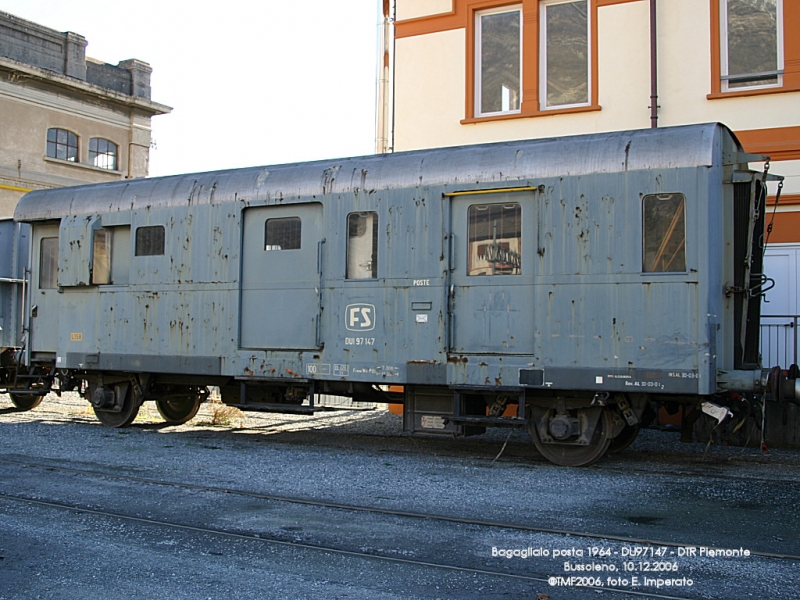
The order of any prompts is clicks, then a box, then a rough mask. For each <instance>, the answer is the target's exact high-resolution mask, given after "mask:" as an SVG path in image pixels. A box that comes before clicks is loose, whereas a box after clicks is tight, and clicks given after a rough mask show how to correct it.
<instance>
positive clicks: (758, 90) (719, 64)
mask: <svg viewBox="0 0 800 600" xmlns="http://www.w3.org/2000/svg"><path fill="white" fill-rule="evenodd" d="M723 1H724V0H709V3H710V11H711V15H710V17H711V93H710V94H708V95H707V96H706V98H707V99H708V100H718V99H721V98H737V97H743V96H758V95H764V94H780V93H785V92H796V91H800V70H798V69H794V70H793V69H788V70H784V72H783V73H782V74H781V75H780V77H779V84H778V85H767V86H753V87H746V88H728V87H727V85H724V84H723V80H722V77H723V73H724V64H723V60H725V57H723V49H722V48H723V46H722V44H723V43H724V36H725V33H724V32H723V16H724V14H723V9H722V4H721V3H722V2H723ZM778 3H779V9H778V10H779V14H780V15H781V23H780V26H779V29H778V32H777V33H778V44H779V48H778V55H779V57H782V62H779V69H783V67H784V66H785V65H787V64H797V63H798V62H800V36H792V35H787V31H789V30H790V28H791V27H792V25H793V24H794V25H795V26H797V25H798V24H800V2H795V1H792V2H786V1H785V0H778Z"/></svg>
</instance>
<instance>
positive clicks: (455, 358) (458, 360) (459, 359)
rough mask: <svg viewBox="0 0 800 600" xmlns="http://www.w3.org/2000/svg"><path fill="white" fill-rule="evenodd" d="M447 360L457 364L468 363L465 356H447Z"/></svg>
mask: <svg viewBox="0 0 800 600" xmlns="http://www.w3.org/2000/svg"><path fill="white" fill-rule="evenodd" d="M447 362H449V363H453V364H457V363H465V364H466V363H468V362H469V359H468V358H467V357H466V356H448V357H447Z"/></svg>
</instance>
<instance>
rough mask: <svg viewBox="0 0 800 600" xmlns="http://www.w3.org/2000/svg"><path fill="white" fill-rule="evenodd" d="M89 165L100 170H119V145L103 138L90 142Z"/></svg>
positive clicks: (93, 139)
mask: <svg viewBox="0 0 800 600" xmlns="http://www.w3.org/2000/svg"><path fill="white" fill-rule="evenodd" d="M89 163H90V164H91V165H92V166H95V167H98V168H100V169H108V170H110V171H116V170H117V145H116V144H115V143H114V142H110V141H108V140H104V139H103V138H92V139H90V140H89Z"/></svg>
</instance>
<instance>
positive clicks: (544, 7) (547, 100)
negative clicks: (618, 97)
mask: <svg viewBox="0 0 800 600" xmlns="http://www.w3.org/2000/svg"><path fill="white" fill-rule="evenodd" d="M541 11H542V16H541V23H542V25H541V26H542V29H543V31H542V35H541V57H540V61H541V77H542V82H541V87H542V88H543V90H544V91H545V93H543V94H541V96H542V98H543V100H544V102H543V105H544V106H543V108H551V107H554V106H572V105H580V104H588V102H589V13H588V2H587V1H586V0H573V1H572V2H564V1H560V0H559V1H554V2H547V3H542V4H541Z"/></svg>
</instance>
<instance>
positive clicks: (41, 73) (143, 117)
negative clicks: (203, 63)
mask: <svg viewBox="0 0 800 600" xmlns="http://www.w3.org/2000/svg"><path fill="white" fill-rule="evenodd" d="M86 45H87V40H86V39H85V38H84V37H82V36H80V35H78V34H76V33H72V32H66V33H61V32H58V31H55V30H52V29H49V28H47V27H43V26H41V25H37V24H36V23H32V22H30V21H26V20H24V19H20V18H18V17H15V16H13V15H10V14H7V13H3V12H0V218H3V217H10V216H11V215H12V214H13V212H14V207H15V206H16V204H17V201H18V200H19V198H21V197H22V195H23V194H25V193H26V192H28V191H30V190H34V189H42V188H51V187H59V186H67V185H78V184H83V183H101V182H107V181H117V180H119V179H126V178H133V177H145V176H146V175H147V171H148V162H149V155H150V143H151V129H150V120H151V118H152V117H153V116H156V115H161V114H166V113H168V112H170V111H171V110H172V109H171V108H170V107H168V106H165V105H163V104H158V103H155V102H153V101H152V100H151V99H150V74H151V72H152V69H151V68H150V65H148V64H147V63H145V62H142V61H139V60H136V59H131V60H125V61H122V62H120V63H119V64H118V65H110V64H106V63H103V62H101V61H97V60H94V59H92V58H87V57H86Z"/></svg>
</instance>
